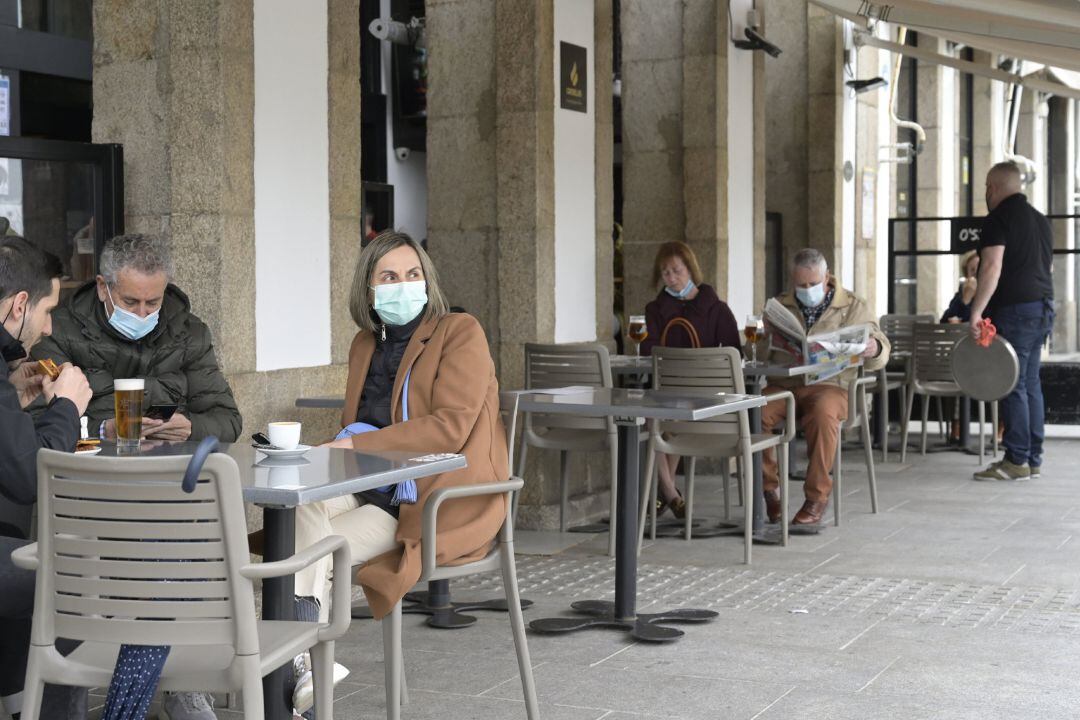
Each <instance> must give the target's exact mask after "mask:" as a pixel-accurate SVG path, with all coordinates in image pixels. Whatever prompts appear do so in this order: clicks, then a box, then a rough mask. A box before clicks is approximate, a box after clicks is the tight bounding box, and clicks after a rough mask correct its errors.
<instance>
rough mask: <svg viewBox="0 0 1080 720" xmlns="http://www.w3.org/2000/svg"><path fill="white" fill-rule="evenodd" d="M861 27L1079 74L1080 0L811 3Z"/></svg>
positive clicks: (842, 0)
mask: <svg viewBox="0 0 1080 720" xmlns="http://www.w3.org/2000/svg"><path fill="white" fill-rule="evenodd" d="M812 2H813V3H814V4H815V5H818V6H820V7H822V8H824V9H826V10H829V11H830V12H833V13H835V14H836V15H839V16H841V17H845V18H847V19H849V20H852V21H853V22H855V23H856V24H858V25H860V26H862V27H869V26H870V25H872V24H873V23H875V22H887V23H890V24H894V25H904V26H906V27H908V28H910V29H912V30H916V31H918V32H924V33H928V34H930V35H935V36H937V37H940V38H943V39H945V40H951V41H953V42H957V43H961V44H963V45H967V46H969V47H973V48H976V49H978V50H985V51H988V52H995V53H1000V54H1002V55H1007V56H1009V57H1015V58H1020V59H1023V60H1030V61H1033V62H1037V63H1041V64H1044V65H1051V66H1055V67H1060V68H1066V69H1069V70H1075V71H1078V72H1080V2H1077V1H1076V0H995V1H994V2H993V3H990V2H986V0H934V1H932V2H931V1H929V0H892V1H891V2H889V3H887V4H885V3H873V2H867V0H812Z"/></svg>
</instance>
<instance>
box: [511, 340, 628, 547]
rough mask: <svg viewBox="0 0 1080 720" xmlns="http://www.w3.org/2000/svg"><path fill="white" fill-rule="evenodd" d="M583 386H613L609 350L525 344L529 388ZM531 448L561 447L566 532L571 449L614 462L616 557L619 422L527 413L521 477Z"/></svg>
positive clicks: (563, 527) (610, 538)
mask: <svg viewBox="0 0 1080 720" xmlns="http://www.w3.org/2000/svg"><path fill="white" fill-rule="evenodd" d="M568 385H583V386H589V387H603V388H610V387H612V382H611V361H610V357H609V355H608V351H607V348H606V347H604V346H603V345H600V344H599V343H574V344H567V345H538V344H536V343H526V344H525V389H527V390H541V389H545V388H557V387H565V386H568ZM529 446H532V447H537V448H541V449H545V450H558V451H559V493H560V500H559V530H560V531H561V532H566V529H567V528H566V522H567V520H566V515H567V512H566V510H567V505H568V502H569V492H570V484H569V478H568V477H567V475H568V470H569V453H570V452H571V451H574V452H600V451H605V452H607V453H608V455H609V457H610V463H611V509H610V513H609V517H610V521H609V523H610V524H609V526H608V530H609V532H608V555H611V556H614V555H615V515H616V512H615V504H616V502H617V499H618V494H617V493H618V487H619V481H618V466H619V441H618V435H617V433H616V430H615V422H614V420H612V419H611V418H610V417H608V418H587V417H578V416H574V415H541V414H538V413H526V414H525V423H524V426H523V428H522V433H521V454H520V455H521V457H520V460H519V461H518V476H519V477H524V476H525V460H526V458H527V454H528V449H529Z"/></svg>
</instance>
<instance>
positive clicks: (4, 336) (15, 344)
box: [0, 303, 26, 363]
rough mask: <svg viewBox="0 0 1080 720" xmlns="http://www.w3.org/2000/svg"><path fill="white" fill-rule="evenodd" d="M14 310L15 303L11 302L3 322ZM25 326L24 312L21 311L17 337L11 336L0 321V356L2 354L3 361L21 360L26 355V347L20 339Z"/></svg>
mask: <svg viewBox="0 0 1080 720" xmlns="http://www.w3.org/2000/svg"><path fill="white" fill-rule="evenodd" d="M14 310H15V303H11V307H10V308H9V309H8V314H7V315H5V316H4V320H3V322H4V323H6V322H7V321H8V318H9V317H11V313H12V312H14ZM25 327H26V313H25V312H24V313H23V319H22V324H21V325H19V334H18V336H17V337H11V333H9V332H8V331H7V330H6V329H5V328H4V327H3V323H0V343H2V344H0V356H3V358H4V362H6V363H13V362H15V361H16V360H22V359H23V358H25V357H26V348H24V347H23V344H22V340H20V338H21V337H22V334H23V329H24V328H25Z"/></svg>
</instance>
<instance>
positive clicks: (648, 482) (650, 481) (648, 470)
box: [637, 436, 657, 555]
mask: <svg viewBox="0 0 1080 720" xmlns="http://www.w3.org/2000/svg"><path fill="white" fill-rule="evenodd" d="M655 465H656V446H655V444H654V443H653V439H652V437H651V436H650V437H649V445H648V449H647V450H646V452H645V476H644V480H645V486H644V487H642V488H641V512H640V513H639V514H638V541H637V552H638V555H641V546H642V544H643V543H644V540H645V518H646V517H648V513H649V508H650V506H651V507H652V524H653V539H656V503H654V502H652V500H651V498H652V496H653V493H654V492H655V491H656V482H657V480H656V477H655V473H654V470H655V467H654V466H655Z"/></svg>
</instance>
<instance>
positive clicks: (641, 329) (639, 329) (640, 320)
mask: <svg viewBox="0 0 1080 720" xmlns="http://www.w3.org/2000/svg"><path fill="white" fill-rule="evenodd" d="M626 336H627V337H628V338H630V340H631V342H633V343H634V354H635V355H641V343H643V342H645V338H647V337H649V329H648V327H646V325H645V316H644V315H631V316H630V319H629V322H628V323H627V327H626Z"/></svg>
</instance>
